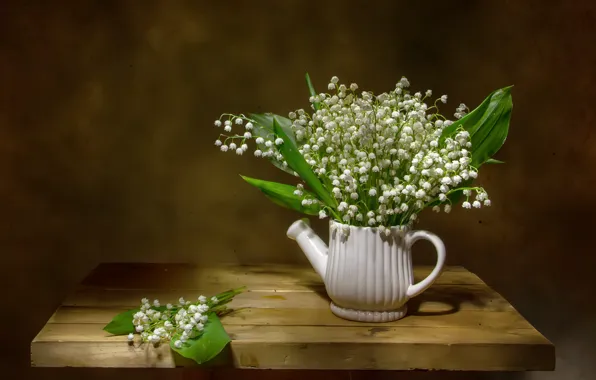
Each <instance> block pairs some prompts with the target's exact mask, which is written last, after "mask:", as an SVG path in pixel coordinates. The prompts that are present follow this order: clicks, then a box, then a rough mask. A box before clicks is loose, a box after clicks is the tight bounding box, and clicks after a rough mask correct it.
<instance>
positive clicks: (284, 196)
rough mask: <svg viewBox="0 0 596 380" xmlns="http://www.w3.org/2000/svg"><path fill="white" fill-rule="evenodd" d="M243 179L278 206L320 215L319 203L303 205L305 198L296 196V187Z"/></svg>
mask: <svg viewBox="0 0 596 380" xmlns="http://www.w3.org/2000/svg"><path fill="white" fill-rule="evenodd" d="M241 177H242V179H244V180H245V181H246V182H248V183H250V184H251V185H253V186H254V187H256V188H258V189H259V190H261V191H262V192H263V193H264V194H265V195H266V196H267V198H269V199H270V200H272V201H273V202H274V203H275V204H277V205H280V206H283V207H286V208H289V209H292V210H296V211H298V212H301V213H303V214H307V215H317V214H318V213H319V210H320V207H319V204H318V202H317V203H313V204H311V205H308V206H303V205H302V199H303V197H301V196H298V195H295V194H294V191H295V190H296V187H294V186H290V185H286V184H283V183H277V182H270V181H263V180H260V179H255V178H250V177H245V176H241ZM303 192H305V193H306V194H308V195H310V196H312V197H313V198H316V197H315V196H314V194H311V193H309V192H308V191H306V190H303Z"/></svg>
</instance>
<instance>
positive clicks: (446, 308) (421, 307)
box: [308, 285, 486, 316]
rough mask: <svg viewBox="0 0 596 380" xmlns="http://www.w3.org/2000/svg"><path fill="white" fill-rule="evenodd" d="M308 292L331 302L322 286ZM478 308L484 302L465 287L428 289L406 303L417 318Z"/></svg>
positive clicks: (314, 287) (484, 303)
mask: <svg viewBox="0 0 596 380" xmlns="http://www.w3.org/2000/svg"><path fill="white" fill-rule="evenodd" d="M308 288H309V289H310V290H312V291H313V292H314V293H316V294H318V295H319V296H320V297H321V298H324V299H326V300H328V301H329V302H331V299H330V298H329V296H328V295H327V292H326V290H325V287H323V286H314V285H313V286H308ZM464 303H466V304H471V305H474V306H476V307H478V308H481V307H483V306H485V305H486V302H485V300H484V299H483V298H482V297H481V296H480V295H479V294H478V293H477V292H476V291H474V290H473V289H470V288H466V287H459V286H453V287H430V288H429V289H427V290H426V291H424V292H423V293H422V294H420V295H418V296H416V297H414V298H412V299H411V300H409V301H408V314H409V315H417V316H433V315H437V316H438V315H447V314H454V313H457V312H458V311H459V310H460V309H461V305H462V304H464Z"/></svg>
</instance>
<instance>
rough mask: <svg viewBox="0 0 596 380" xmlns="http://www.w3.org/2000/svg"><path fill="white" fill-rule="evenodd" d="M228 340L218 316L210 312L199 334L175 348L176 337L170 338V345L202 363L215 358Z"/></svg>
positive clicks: (187, 356) (229, 340)
mask: <svg viewBox="0 0 596 380" xmlns="http://www.w3.org/2000/svg"><path fill="white" fill-rule="evenodd" d="M230 342H231V339H230V337H229V336H228V334H227V333H226V330H225V329H224V327H223V325H222V324H221V321H220V320H219V317H218V316H217V315H216V314H215V313H210V314H209V319H208V320H207V322H206V323H205V329H204V330H203V333H202V334H201V335H199V336H197V337H195V338H192V339H189V340H187V341H186V342H185V343H184V344H183V346H182V347H181V348H176V346H175V343H176V339H172V340H171V341H170V347H171V348H172V350H174V351H176V352H177V353H179V354H180V355H182V356H184V357H185V358H188V359H192V360H194V361H195V362H197V363H198V364H203V363H206V362H208V361H210V360H211V359H213V358H215V357H216V356H217V355H218V354H219V353H220V352H221V351H222V350H223V349H224V348H225V347H226V346H227V345H228V343H230Z"/></svg>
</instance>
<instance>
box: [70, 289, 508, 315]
mask: <svg viewBox="0 0 596 380" xmlns="http://www.w3.org/2000/svg"><path fill="white" fill-rule="evenodd" d="M220 290H221V288H220ZM220 290H215V289H211V291H207V292H204V291H201V290H147V289H126V290H116V289H111V290H103V289H97V288H81V289H79V290H77V291H75V293H73V294H72V295H70V296H68V297H67V298H66V299H65V300H64V302H63V305H65V306H84V307H120V306H121V307H130V308H134V307H138V306H139V305H140V300H141V298H143V297H147V298H150V299H154V298H157V299H159V300H160V302H161V303H162V304H165V303H167V302H171V303H174V302H177V300H178V298H180V297H181V296H182V297H185V299H187V300H191V299H193V300H194V299H196V298H197V296H198V295H200V294H205V295H211V294H213V293H215V292H217V291H220ZM329 302H330V300H329V298H328V296H327V295H326V294H325V293H324V292H273V291H248V292H244V293H242V294H239V295H238V296H236V297H235V299H234V300H233V301H232V302H231V303H230V307H232V308H242V307H256V308H314V309H329ZM408 305H409V307H410V310H418V309H420V308H422V309H421V310H422V311H424V312H433V313H436V312H449V311H457V310H471V309H473V310H487V311H504V310H512V309H513V307H512V306H511V305H510V304H509V303H508V302H507V301H506V300H505V299H504V298H503V297H501V296H500V295H499V294H498V293H497V292H495V291H493V290H492V289H490V288H489V287H487V286H486V285H482V286H481V285H473V286H465V287H464V286H459V285H443V286H434V285H433V286H432V287H430V288H429V289H428V290H427V291H425V292H424V293H422V294H421V295H419V296H418V297H415V298H413V299H412V300H410V302H409V303H408Z"/></svg>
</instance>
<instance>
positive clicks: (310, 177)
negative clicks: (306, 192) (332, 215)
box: [273, 118, 337, 209]
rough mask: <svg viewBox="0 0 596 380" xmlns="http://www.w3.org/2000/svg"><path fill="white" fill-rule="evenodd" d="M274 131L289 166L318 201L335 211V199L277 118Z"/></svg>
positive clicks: (274, 119)
mask: <svg viewBox="0 0 596 380" xmlns="http://www.w3.org/2000/svg"><path fill="white" fill-rule="evenodd" d="M273 130H274V132H275V134H276V135H277V136H279V137H280V138H281V139H282V140H283V144H281V145H280V146H279V148H278V149H279V151H280V153H281V154H282V155H283V156H284V159H285V160H286V162H287V163H288V166H289V167H290V168H291V169H292V170H294V171H295V172H296V173H298V175H299V176H300V178H302V180H303V181H304V182H305V183H306V184H307V185H308V186H309V187H310V188H311V190H312V191H313V192H314V193H315V194H316V196H317V198H318V199H320V200H321V201H323V203H325V204H326V205H327V206H329V207H330V208H332V209H335V208H336V206H337V202H336V200H335V198H333V197H332V196H331V195H330V194H329V191H327V189H325V187H324V186H323V184H322V183H321V181H319V178H318V177H317V175H316V174H315V173H314V172H313V171H312V168H311V167H310V165H309V164H308V163H307V162H306V160H305V159H304V157H303V156H302V154H300V152H299V151H298V147H296V144H295V143H294V142H293V141H292V140H291V139H290V138H289V137H288V135H287V134H286V132H285V131H284V130H283V128H282V127H281V126H280V124H279V123H278V122H277V120H276V118H273Z"/></svg>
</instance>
